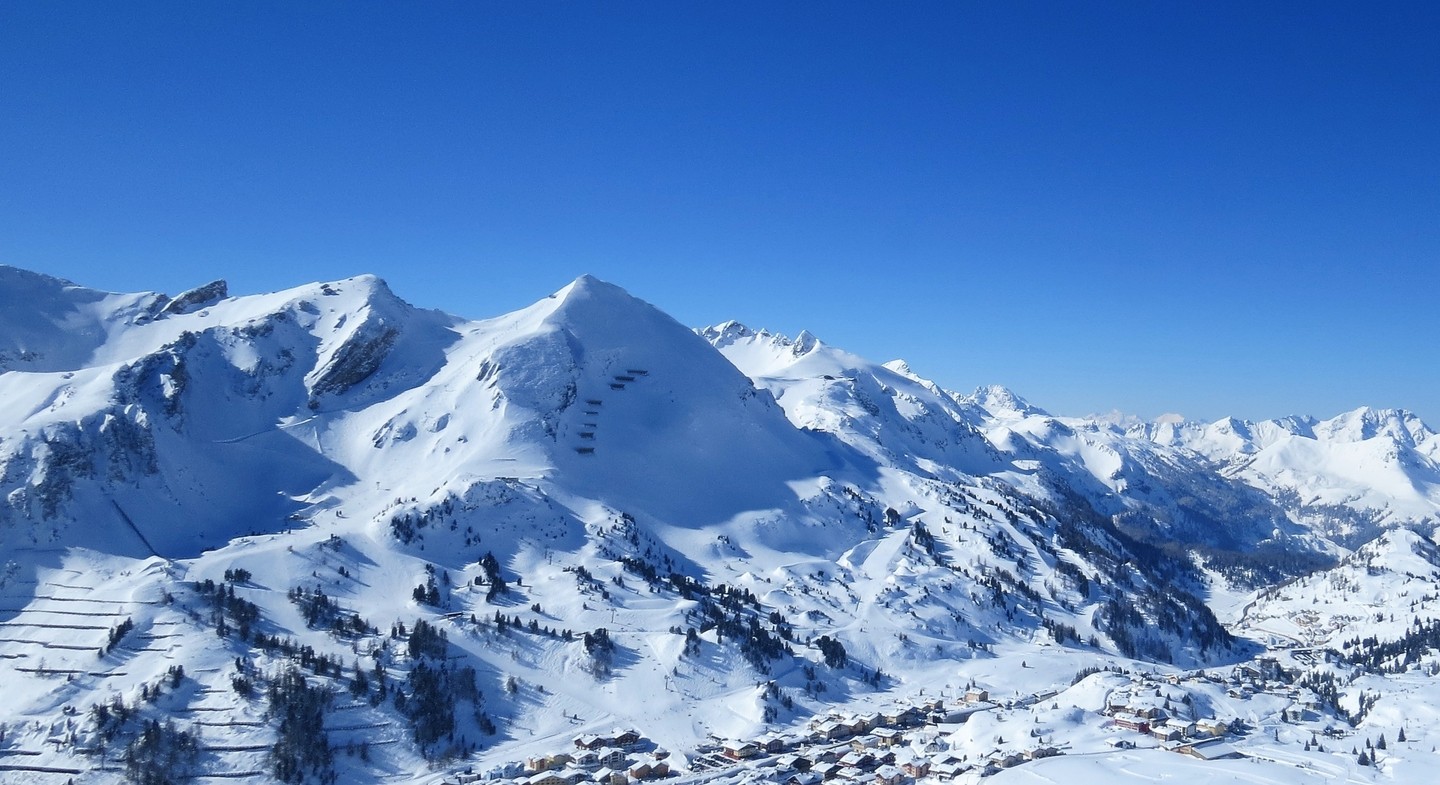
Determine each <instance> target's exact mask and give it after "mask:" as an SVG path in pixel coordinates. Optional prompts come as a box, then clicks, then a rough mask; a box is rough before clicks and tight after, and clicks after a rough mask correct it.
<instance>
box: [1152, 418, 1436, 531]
mask: <svg viewBox="0 0 1440 785" xmlns="http://www.w3.org/2000/svg"><path fill="white" fill-rule="evenodd" d="M1142 433H1143V434H1144V435H1146V436H1148V437H1149V438H1151V439H1153V440H1154V441H1155V442H1157V443H1160V444H1166V445H1173V446H1180V447H1184V448H1186V449H1189V450H1192V451H1194V452H1197V453H1199V454H1201V455H1203V456H1205V457H1206V458H1207V459H1209V460H1210V461H1212V462H1213V463H1214V464H1215V465H1216V466H1217V467H1218V468H1219V469H1220V472H1221V473H1222V474H1224V475H1225V476H1227V477H1234V478H1236V479H1239V480H1241V481H1243V482H1245V483H1248V484H1250V485H1252V486H1254V487H1256V488H1258V489H1260V490H1262V491H1264V492H1265V493H1266V494H1268V495H1270V496H1271V497H1273V498H1275V499H1277V500H1278V501H1279V502H1280V503H1281V504H1282V505H1283V506H1284V507H1285V508H1286V509H1287V511H1289V512H1290V515H1291V517H1292V519H1294V520H1296V521H1298V522H1301V523H1303V524H1305V525H1306V526H1308V527H1311V528H1313V529H1315V530H1317V531H1319V532H1320V533H1322V534H1324V535H1325V536H1327V537H1331V538H1334V539H1336V540H1337V541H1340V542H1343V543H1345V544H1347V545H1349V546H1351V547H1353V546H1354V545H1358V544H1359V543H1362V542H1364V541H1366V540H1368V539H1370V538H1372V537H1374V536H1375V535H1376V534H1377V533H1379V531H1380V530H1381V529H1385V528H1395V527H1399V526H1419V527H1423V528H1427V529H1433V528H1434V527H1435V525H1436V523H1437V522H1440V437H1437V436H1436V434H1435V432H1434V431H1432V430H1430V428H1429V427H1427V426H1426V425H1425V423H1423V422H1421V421H1420V419H1419V418H1418V417H1416V416H1415V415H1414V414H1411V413H1410V412H1407V411H1404V410H1402V409H1370V408H1365V407H1362V408H1359V409H1356V410H1354V411H1351V412H1346V413H1344V414H1341V415H1339V416H1338V417H1334V418H1331V419H1329V420H1317V419H1315V418H1313V417H1287V418H1284V419H1279V420H1265V421H1262V422H1246V421H1242V420H1236V419H1234V418H1226V419H1223V420H1219V421H1217V422H1214V423H1210V424H1202V423H1178V424H1177V423H1166V424H1155V425H1151V426H1146V427H1144V428H1142V429H1137V431H1136V432H1135V433H1133V434H1132V435H1141V434H1142Z"/></svg>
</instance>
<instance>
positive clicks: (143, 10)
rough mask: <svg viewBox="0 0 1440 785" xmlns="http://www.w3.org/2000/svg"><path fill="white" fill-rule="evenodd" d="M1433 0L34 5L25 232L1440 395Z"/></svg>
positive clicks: (984, 362) (1333, 405)
mask: <svg viewBox="0 0 1440 785" xmlns="http://www.w3.org/2000/svg"><path fill="white" fill-rule="evenodd" d="M1371 6H1375V7H1371ZM1437 9H1440V6H1436V5H1435V4H1432V3H1383V4H1360V3H1350V4H1333V5H1332V4H1327V3H1312V2H1305V3H1298V2H1297V3H1265V4H1256V3H1236V4H1225V3H1209V2H1206V3H1152V2H1135V3H1059V2H1056V3H1024V2H1019V3H962V2H945V3H919V2H915V3H897V4H880V3H865V4H852V3H841V2H814V3H801V2H797V3H756V4H745V3H675V2H663V3H658V2H657V3H625V2H605V3H598V2H595V3H591V2H566V3H543V2H537V3H505V4H501V3H478V2H477V3H439V2H435V3H376V2H347V3H323V2H307V3H258V2H256V3H234V4H227V5H225V6H222V4H212V3H136V4H124V5H121V4H115V3H99V2H96V3H74V4H71V3H40V2H7V3H0V151H3V152H0V263H7V264H13V265H17V266H21V267H27V268H30V269H34V270H39V271H42V272H46V273H50V274H54V275H59V276H63V277H67V278H70V279H72V280H75V281H77V282H80V283H84V284H86V285H90V286H94V287H98V288H104V289H113V290H126V291H131V290H161V291H170V292H175V291H178V290H181V289H185V288H188V287H190V286H193V285H196V284H199V283H203V282H204V281H206V280H209V279H212V278H217V277H224V278H226V279H228V280H229V281H230V282H231V288H232V291H234V292H237V293H245V292H257V291H268V290H272V289H277V288H282V287H287V286H291V285H296V284H299V283H304V282H307V281H312V280H321V279H333V278H340V277H345V276H349V275H354V274H358V273H362V272H372V273H375V274H378V275H380V276H382V277H384V278H386V279H387V280H388V281H389V282H390V283H391V286H392V287H393V288H394V289H395V290H396V291H397V292H398V293H399V294H400V295H401V296H403V297H405V298H406V299H408V300H410V301H411V302H414V303H416V304H418V305H424V306H429V307H437V308H442V309H444V310H447V311H451V312H455V313H459V314H462V315H466V316H473V317H484V316H490V315H494V314H498V313H501V312H504V311H507V310H510V309H513V308H516V307H519V306H522V305H525V304H527V303H529V302H531V301H533V300H535V299H538V298H539V297H541V296H543V295H544V294H546V293H548V292H550V291H552V290H554V289H556V288H559V287H560V286H562V285H564V284H565V283H566V282H568V281H569V280H571V279H572V278H574V277H575V276H577V275H579V274H581V273H586V272H589V273H593V274H595V275H598V276H600V277H602V278H605V279H607V280H611V281H614V282H616V283H618V284H620V285H622V286H625V287H626V288H628V289H629V290H630V291H631V292H633V293H635V294H636V295H638V296H640V297H643V298H644V299H647V300H649V301H651V302H653V303H655V304H657V305H659V306H660V307H662V308H664V309H665V310H667V311H669V312H670V313H671V314H673V315H674V316H676V318H678V319H680V320H681V321H684V322H686V323H689V324H696V325H698V324H705V323H713V322H718V321H721V320H724V319H729V318H735V319H739V320H741V321H744V322H746V323H748V324H751V325H752V326H757V327H760V326H763V327H768V328H770V329H772V330H779V331H783V332H787V333H792V334H793V333H795V332H798V331H799V330H800V329H802V328H804V329H809V330H811V331H812V332H814V333H816V334H817V335H819V336H820V337H821V338H822V339H824V340H826V341H828V342H830V343H832V344H836V345H839V346H842V347H844V348H847V349H850V350H852V351H855V352H857V353H860V354H863V355H865V356H868V357H870V358H872V359H875V360H887V359H891V358H893V357H897V356H903V357H905V358H906V359H908V360H909V361H910V362H911V364H912V366H914V367H915V368H916V370H917V371H919V372H920V373H922V374H924V375H927V376H930V377H932V378H934V379H936V380H937V381H939V382H941V383H942V384H944V385H946V386H949V387H952V388H959V389H969V388H971V387H974V386H976V385H979V384H988V383H1003V384H1006V385H1009V386H1011V387H1013V388H1014V389H1016V390H1017V391H1018V392H1020V393H1021V394H1022V395H1025V396H1027V397H1029V398H1031V399H1032V400H1033V401H1034V402H1035V403H1037V404H1039V405H1041V406H1044V407H1046V408H1049V409H1051V410H1052V411H1056V412H1059V413H1069V414H1083V413H1089V412H1097V411H1108V410H1110V409H1114V408H1118V409H1121V410H1124V411H1127V412H1131V413H1135V414H1138V415H1142V416H1147V417H1148V416H1156V415H1159V414H1161V413H1164V412H1172V411H1176V412H1181V413H1183V414H1185V415H1187V416H1190V417H1194V418H1206V419H1209V418H1215V417H1219V416H1222V415H1226V414H1235V415H1238V416H1242V417H1250V418H1260V417H1273V416H1279V415H1283V414H1288V413H1295V412H1305V413H1314V414H1319V415H1325V416H1328V415H1330V414H1334V413H1337V412H1339V411H1341V410H1345V409H1349V408H1353V407H1355V406H1359V405H1374V406H1403V407H1406V408H1410V409H1412V410H1415V411H1416V412H1418V413H1419V414H1421V415H1422V416H1423V417H1425V418H1426V419H1427V420H1428V421H1429V422H1430V423H1431V424H1432V425H1437V426H1440V351H1437V346H1436V334H1437V330H1436V327H1435V301H1436V295H1437V292H1440V272H1437V269H1440V264H1437V262H1440V46H1437V45H1436V43H1435V42H1436V41H1437V40H1440V10H1437Z"/></svg>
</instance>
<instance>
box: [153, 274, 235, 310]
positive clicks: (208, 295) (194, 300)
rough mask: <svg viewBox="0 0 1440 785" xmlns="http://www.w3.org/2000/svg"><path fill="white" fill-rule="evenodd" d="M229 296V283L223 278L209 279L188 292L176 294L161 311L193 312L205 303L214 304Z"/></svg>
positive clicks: (205, 304)
mask: <svg viewBox="0 0 1440 785" xmlns="http://www.w3.org/2000/svg"><path fill="white" fill-rule="evenodd" d="M229 296H230V285H229V284H227V283H225V281H223V280H219V281H211V282H210V283H207V284H205V285H204V286H197V287H195V288H194V289H191V290H190V291H188V292H183V293H181V294H179V295H176V297H175V299H173V300H171V301H170V302H168V303H166V304H165V308H164V309H163V310H162V313H166V314H182V313H193V312H195V311H198V310H200V309H201V308H204V307H205V306H207V305H214V304H215V303H217V302H219V301H221V300H223V299H225V298H226V297H229Z"/></svg>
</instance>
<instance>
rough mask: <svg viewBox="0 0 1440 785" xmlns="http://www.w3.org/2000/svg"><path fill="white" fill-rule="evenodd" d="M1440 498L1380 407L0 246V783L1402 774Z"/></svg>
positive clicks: (591, 303)
mask: <svg viewBox="0 0 1440 785" xmlns="http://www.w3.org/2000/svg"><path fill="white" fill-rule="evenodd" d="M1437 522H1440V436H1437V435H1436V434H1435V433H1434V432H1433V431H1431V430H1430V429H1429V428H1428V427H1427V426H1426V425H1425V424H1424V423H1422V422H1421V421H1420V420H1419V419H1417V418H1416V417H1415V416H1413V415H1412V414H1410V413H1408V412H1405V411H1399V410H1372V409H1358V410H1356V411H1353V412H1348V413H1345V414H1341V415H1339V416H1337V417H1334V418H1332V419H1328V420H1320V419H1315V418H1311V417H1299V416H1297V417H1289V418H1285V419H1281V420H1274V421H1264V422H1245V421H1240V420H1235V419H1225V420H1221V421H1219V422H1214V423H1197V422H1174V421H1169V420H1167V421H1162V422H1140V421H1135V420H1127V419H1124V418H1119V417H1089V418H1079V417H1061V416H1054V415H1051V414H1049V413H1047V412H1046V411H1044V410H1042V409H1040V408H1037V407H1036V406H1034V405H1032V404H1030V403H1028V402H1027V401H1025V400H1024V399H1022V398H1021V397H1020V396H1018V395H1016V394H1015V393H1013V392H1011V391H1009V390H1007V389H1005V388H1002V387H986V388H981V389H979V390H976V391H974V392H973V393H968V394H962V393H957V392H953V391H949V390H945V389H942V388H941V387H939V386H937V385H936V384H934V383H932V382H930V381H927V380H926V379H925V378H923V377H921V376H919V375H917V374H916V373H915V372H913V371H912V370H911V369H910V368H909V367H908V366H907V365H906V364H905V363H904V362H901V361H894V362H889V363H884V364H877V363H873V362H870V361H868V360H865V359H863V358H860V357H857V356H854V355H852V354H849V353H847V352H845V351H842V350H840V349H838V348H835V347H832V346H828V345H826V344H825V343H823V342H822V341H820V340H819V339H818V338H816V337H814V336H812V335H809V334H806V333H802V334H800V335H798V336H795V337H786V336H782V335H776V334H772V333H769V332H766V331H764V330H758V329H752V328H750V327H746V326H744V325H741V324H737V323H734V322H730V323H726V324H721V325H716V326H713V327H707V328H703V329H699V330H694V329H690V328H688V327H686V326H683V325H681V324H679V323H677V322H676V321H675V320H673V319H672V318H670V317H669V316H667V315H666V314H664V313H663V312H661V311H660V310H658V309H656V308H655V307H653V306H651V305H649V304H647V303H645V302H642V301H640V300H637V299H636V298H634V297H632V296H630V295H629V294H627V293H626V292H625V291H624V290H623V289H620V288H619V287H616V286H614V285H611V284H608V283H605V282H602V281H599V280H596V279H594V278H591V277H582V278H579V279H577V280H576V281H575V282H573V283H571V284H570V285H568V286H566V287H565V288H563V289H561V290H560V291H558V292H556V293H555V294H553V295H550V296H548V297H545V298H543V299H541V300H539V301H538V302H536V303H535V304H534V305H532V306H530V307H528V308H524V309H522V310H519V311H516V312H514V313H510V314H506V315H503V316H499V317H496V318H493V319H488V320H483V321H468V320H464V319H460V318H456V317H453V316H449V315H446V314H443V313H439V312H436V311H429V310H422V309H419V308H415V307H413V306H411V305H409V304H408V303H406V302H404V301H402V300H401V299H399V298H398V297H396V295H395V294H393V293H392V292H391V291H390V290H389V288H388V287H387V286H386V284H385V283H384V282H382V281H381V280H379V279H377V278H374V277H368V276H361V277H357V278H351V279H347V280H343V281H336V282H331V283H319V284H312V285H306V286H300V287H297V288H294V289H290V290H287V291H282V292H278V293H274V294H263V295H250V296H231V295H230V293H229V292H228V287H227V286H226V284H225V283H224V282H223V281H216V282H214V283H211V284H208V285H205V286H201V287H199V288H197V289H194V290H192V291H190V292H186V293H184V294H180V295H177V296H174V297H170V296H166V295H161V294H154V293H141V294H115V293H108V292H101V291H96V290H92V289H88V288H85V287H82V286H78V285H75V284H72V283H70V282H67V281H62V280H58V279H55V278H51V277H48V276H45V275H41V274H37V273H33V272H28V271H25V270H21V269H16V268H13V267H0V660H3V663H0V688H3V694H4V696H5V700H4V708H3V709H0V781H4V782H7V783H9V782H13V783H41V784H42V785H43V784H44V783H57V784H58V783H66V782H76V783H97V785H108V784H109V783H123V782H136V783H165V782H176V783H179V782H203V783H230V782H235V783H262V782H276V781H285V782H342V783H409V782H415V783H441V782H448V783H462V782H477V781H479V782H493V783H501V784H503V785H579V783H605V784H606V785H624V784H625V783H630V782H634V781H646V780H671V781H675V782H677V783H687V784H688V783H701V782H707V783H716V784H717V785H723V784H726V783H752V782H753V783H760V782H765V783H777V785H778V784H781V783H785V784H789V783H793V784H794V785H820V783H824V782H839V783H846V784H847V785H848V783H866V784H867V785H868V784H869V783H875V785H903V784H905V783H925V784H926V785H928V784H929V783H941V782H948V781H952V780H953V781H956V782H960V783H974V782H979V781H982V780H984V781H990V780H992V779H993V781H994V782H996V783H1049V782H1060V781H1063V782H1068V783H1077V784H1078V783H1090V782H1104V783H1123V782H1153V781H1156V780H1162V779H1169V780H1174V781H1179V782H1195V783H1212V782H1213V783H1222V782H1224V783H1230V782H1240V783H1308V782H1326V781H1343V782H1389V781H1394V782H1414V783H1428V782H1433V781H1435V780H1434V771H1435V769H1434V768H1432V767H1434V766H1436V765H1437V764H1440V757H1437V752H1436V750H1437V747H1440V725H1437V719H1440V686H1437V685H1440V681H1437V679H1436V678H1435V676H1436V674H1437V673H1440V589H1437V581H1440V548H1437V545H1436V543H1435V541H1434V539H1433V537H1434V532H1435V528H1436V524H1437ZM1426 771H1430V772H1431V774H1428V775H1427V774H1425V772H1426Z"/></svg>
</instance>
